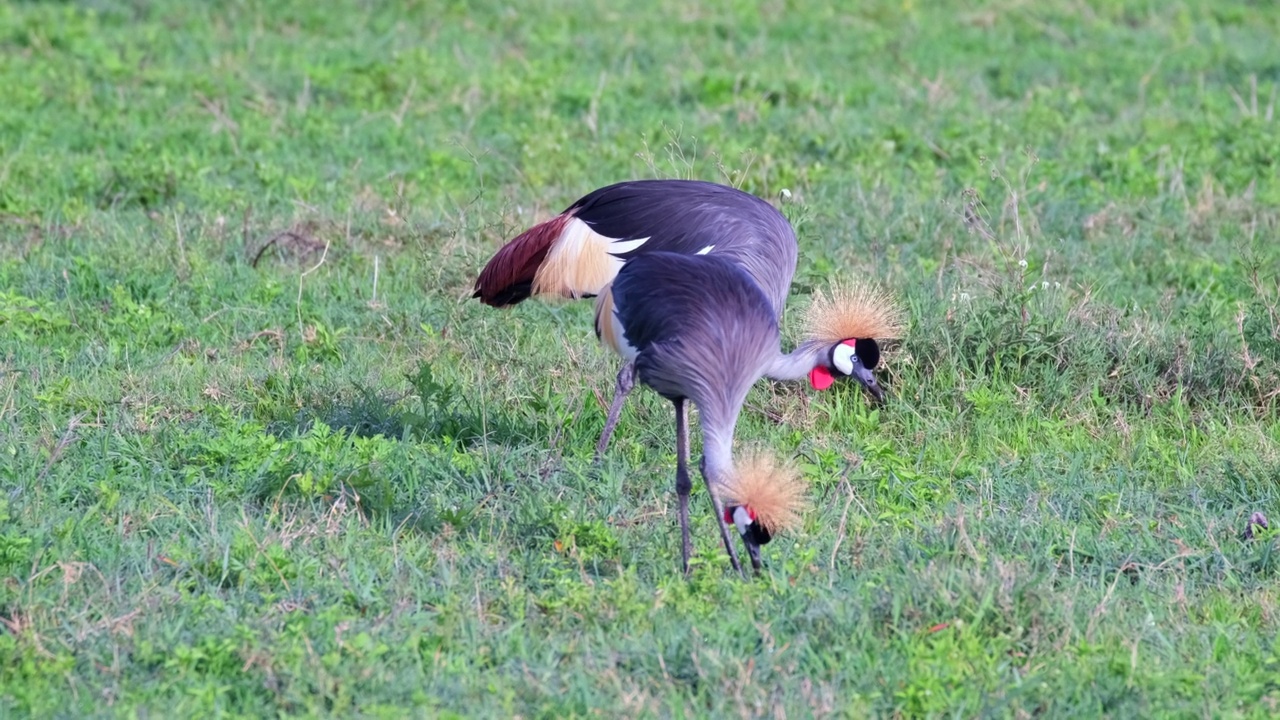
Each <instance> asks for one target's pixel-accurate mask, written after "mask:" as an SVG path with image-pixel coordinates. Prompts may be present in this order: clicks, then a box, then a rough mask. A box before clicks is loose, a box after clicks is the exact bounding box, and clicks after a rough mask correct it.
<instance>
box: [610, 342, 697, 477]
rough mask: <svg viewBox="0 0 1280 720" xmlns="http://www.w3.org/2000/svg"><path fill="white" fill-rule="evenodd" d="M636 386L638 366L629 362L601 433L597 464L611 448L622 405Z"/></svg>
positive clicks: (623, 367)
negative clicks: (606, 449) (608, 448)
mask: <svg viewBox="0 0 1280 720" xmlns="http://www.w3.org/2000/svg"><path fill="white" fill-rule="evenodd" d="M635 386H636V364H635V363H633V362H630V361H628V362H627V363H625V364H623V366H622V369H621V370H619V371H618V385H617V388H616V389H615V390H614V392H613V402H612V403H610V405H609V417H608V418H606V419H605V421H604V432H602V433H600V441H599V442H597V443H596V462H599V461H600V458H601V457H603V456H604V451H605V448H607V447H609V438H611V437H613V428H614V426H615V425H617V424H618V416H619V415H621V414H622V403H623V401H624V400H626V399H627V395H629V394H630V393H631V389H632V388H634V387H635ZM677 414H678V413H677Z"/></svg>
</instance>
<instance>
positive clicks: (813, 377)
mask: <svg viewBox="0 0 1280 720" xmlns="http://www.w3.org/2000/svg"><path fill="white" fill-rule="evenodd" d="M835 381H836V379H835V378H834V377H832V376H831V371H830V370H828V369H826V368H824V367H822V366H821V365H819V366H817V367H815V368H814V369H812V370H810V371H809V384H810V385H812V386H813V389H814V390H826V389H827V388H829V387H831V383H834V382H835Z"/></svg>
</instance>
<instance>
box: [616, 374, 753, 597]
mask: <svg viewBox="0 0 1280 720" xmlns="http://www.w3.org/2000/svg"><path fill="white" fill-rule="evenodd" d="M635 385H636V366H635V363H632V362H628V363H625V364H623V366H622V369H621V370H619V371H618V385H617V388H616V389H615V390H614V393H613V402H612V403H610V405H609V416H608V417H607V418H606V419H605V422H604V432H602V433H600V441H599V442H597V443H596V461H597V462H599V461H600V458H601V457H603V456H604V451H605V449H606V448H608V447H609V439H610V438H611V437H612V436H613V430H614V427H616V426H617V424H618V416H619V415H621V414H622V404H623V402H624V401H626V399H627V395H629V394H631V390H632V389H633V388H634V387H635ZM674 402H675V406H676V495H677V496H679V498H680V567H681V569H682V570H684V574H685V575H688V574H689V555H690V554H691V553H692V552H693V543H692V542H691V540H690V538H689V493H690V492H692V491H693V480H692V479H690V477H689V406H688V403H686V402H685V401H684V400H676V401H674ZM701 472H702V480H703V481H704V482H705V483H706V484H707V494H708V495H710V496H711V507H712V509H713V511H714V512H715V515H716V524H717V525H719V526H720V539H721V540H723V541H724V549H725V551H726V552H728V553H729V562H731V563H733V569H734V570H737V571H738V572H739V573H741V572H742V565H741V564H739V562H738V553H737V551H736V550H734V549H733V541H732V540H731V539H730V538H729V528H728V526H726V525H725V524H724V508H723V507H722V506H721V505H720V498H719V497H717V496H716V493H715V490H714V489H713V488H712V486H711V478H710V477H708V476H707V469H706V466H705V465H703V466H702V467H701ZM752 560H753V561H755V560H756V558H754V557H753V558H752ZM754 564H755V563H754V562H753V565H754ZM756 567H757V569H758V566H756Z"/></svg>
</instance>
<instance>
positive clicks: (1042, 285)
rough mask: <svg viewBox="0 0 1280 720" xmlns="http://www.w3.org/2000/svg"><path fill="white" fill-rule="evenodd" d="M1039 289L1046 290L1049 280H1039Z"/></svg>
mask: <svg viewBox="0 0 1280 720" xmlns="http://www.w3.org/2000/svg"><path fill="white" fill-rule="evenodd" d="M1040 289H1041V290H1048V289H1049V281H1048V280H1041V281H1040Z"/></svg>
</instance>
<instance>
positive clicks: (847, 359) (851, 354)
mask: <svg viewBox="0 0 1280 720" xmlns="http://www.w3.org/2000/svg"><path fill="white" fill-rule="evenodd" d="M827 364H828V365H830V367H829V368H828V367H826V366H824V365H818V366H815V367H814V368H813V370H811V371H809V382H810V384H812V385H813V388H814V389H815V390H826V389H827V388H829V387H831V384H832V383H834V382H835V381H836V378H844V377H851V378H853V379H854V380H856V381H858V383H859V384H860V385H862V387H864V388H866V389H867V392H869V393H871V396H872V397H874V398H875V399H876V400H883V399H884V392H883V391H882V390H880V385H879V384H878V383H876V376H875V375H874V374H873V373H872V372H871V371H872V370H875V369H876V365H879V364H880V345H879V344H877V343H876V341H875V340H872V339H870V338H850V339H848V340H841V341H840V342H838V343H836V344H835V345H832V346H831V348H830V349H829V350H828V351H827Z"/></svg>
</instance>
